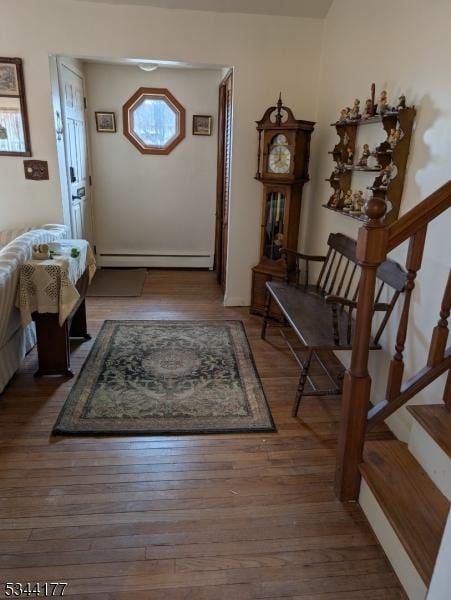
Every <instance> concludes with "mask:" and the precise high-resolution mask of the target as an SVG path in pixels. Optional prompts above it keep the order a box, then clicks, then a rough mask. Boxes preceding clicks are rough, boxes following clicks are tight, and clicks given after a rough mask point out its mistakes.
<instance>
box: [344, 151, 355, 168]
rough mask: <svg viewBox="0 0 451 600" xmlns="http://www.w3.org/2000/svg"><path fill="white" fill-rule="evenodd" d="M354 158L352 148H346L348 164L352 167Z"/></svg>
mask: <svg viewBox="0 0 451 600" xmlns="http://www.w3.org/2000/svg"><path fill="white" fill-rule="evenodd" d="M353 158H354V152H353V151H352V150H351V148H346V164H347V165H352V160H353Z"/></svg>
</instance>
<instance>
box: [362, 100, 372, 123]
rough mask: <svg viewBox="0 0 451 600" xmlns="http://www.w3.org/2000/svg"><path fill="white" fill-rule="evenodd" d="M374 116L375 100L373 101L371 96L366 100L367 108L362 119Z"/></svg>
mask: <svg viewBox="0 0 451 600" xmlns="http://www.w3.org/2000/svg"><path fill="white" fill-rule="evenodd" d="M372 116H373V102H372V101H371V98H368V100H367V101H366V102H365V109H364V111H363V115H362V119H371V117H372Z"/></svg>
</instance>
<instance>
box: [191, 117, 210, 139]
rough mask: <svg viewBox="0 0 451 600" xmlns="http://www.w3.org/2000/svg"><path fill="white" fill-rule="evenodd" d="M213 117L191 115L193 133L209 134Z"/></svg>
mask: <svg viewBox="0 0 451 600" xmlns="http://www.w3.org/2000/svg"><path fill="white" fill-rule="evenodd" d="M212 121H213V117H211V116H209V115H193V135H211V130H212Z"/></svg>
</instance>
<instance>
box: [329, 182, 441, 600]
mask: <svg viewBox="0 0 451 600" xmlns="http://www.w3.org/2000/svg"><path fill="white" fill-rule="evenodd" d="M450 207H451V181H450V182H448V183H447V184H445V185H444V186H442V187H441V188H439V189H438V190H437V191H436V192H434V193H433V194H432V195H431V196H429V198H427V199H426V200H424V201H423V202H421V203H420V204H419V205H417V206H416V207H415V208H414V209H412V210H411V211H409V212H408V213H406V214H405V215H404V216H403V217H401V218H400V219H399V220H398V221H397V222H395V223H393V224H391V225H389V226H385V225H384V223H383V217H384V215H385V211H386V206H385V203H384V202H383V201H382V200H380V199H377V198H373V199H372V200H370V201H369V203H368V206H367V216H368V222H367V223H366V224H365V225H364V226H363V227H362V228H361V229H360V230H359V237H358V243H357V256H358V258H359V262H360V265H361V268H362V275H361V279H360V287H359V298H358V304H357V312H356V330H355V331H356V332H355V343H354V346H353V350H352V357H351V364H350V368H349V370H348V371H347V372H346V374H345V378H344V385H343V401H342V415H341V423H340V435H339V445H338V451H337V468H336V478H335V485H336V492H337V495H338V497H339V498H340V499H341V500H342V501H356V500H358V501H359V503H360V505H361V506H362V509H363V510H364V512H365V514H366V516H367V518H368V520H369V522H370V524H371V526H372V528H373V530H374V532H375V534H376V536H377V538H378V539H379V541H380V543H381V545H382V546H383V548H384V550H385V552H386V554H387V556H388V558H389V560H390V562H391V564H392V565H393V568H394V569H395V571H396V573H397V575H398V577H399V579H400V581H401V583H402V585H403V586H404V589H405V591H406V593H407V595H408V597H409V598H410V599H411V600H424V599H425V598H428V600H450V599H451V517H449V515H450V500H451V370H450V369H451V347H448V348H446V346H447V340H448V333H449V329H448V318H449V315H450V309H451V270H450V273H449V277H448V280H447V282H446V283H445V288H444V294H443V299H442V303H441V310H440V315H439V319H438V323H437V325H436V327H435V328H434V329H433V331H432V333H431V342H430V347H429V355H428V359H427V364H426V365H425V366H424V367H423V368H422V369H420V370H419V371H418V373H416V374H415V375H414V376H413V377H411V378H410V379H407V380H405V381H404V377H403V375H404V360H403V353H404V347H405V342H406V337H407V332H408V326H409V310H410V303H411V298H412V293H413V291H414V288H415V278H416V275H417V272H418V271H419V270H420V269H421V263H422V256H423V250H424V246H425V242H426V239H427V226H428V224H429V223H430V222H431V221H432V220H433V219H435V218H437V217H439V216H440V215H441V214H442V213H443V212H444V211H446V210H447V209H448V208H450ZM406 240H409V250H408V253H407V259H406V269H407V283H406V288H405V290H404V294H403V296H404V297H403V305H402V309H401V314H400V319H399V324H398V330H397V338H396V347H395V353H394V355H393V358H392V360H391V362H390V366H389V371H388V379H387V388H386V394H385V398H384V399H383V400H381V401H380V402H378V403H377V404H375V406H373V407H372V408H371V409H370V410H368V407H369V406H371V405H370V393H371V378H370V376H369V373H368V354H369V352H368V349H369V340H370V335H371V321H372V316H373V314H372V306H373V303H374V294H375V279H376V278H375V274H376V270H377V268H378V266H379V265H380V264H381V263H382V262H383V261H384V260H385V258H386V256H387V254H388V252H390V251H391V250H393V249H394V248H396V247H397V246H399V245H400V244H402V243H403V242H404V241H406ZM444 373H447V379H446V383H445V389H444V394H443V402H440V400H438V403H437V404H432V405H419V406H414V405H410V406H409V407H408V411H409V413H410V414H411V416H412V420H413V425H412V429H411V431H410V438H409V442H408V444H405V443H403V442H401V441H399V440H396V439H395V440H386V439H385V440H377V439H376V440H374V439H371V440H367V439H366V438H367V434H368V432H369V431H370V430H371V429H373V428H374V427H375V426H376V425H379V424H380V423H382V422H383V421H384V420H385V419H386V418H387V417H389V416H390V415H392V414H393V413H394V412H395V411H396V410H398V409H399V408H400V407H401V406H403V405H404V404H405V403H406V402H408V401H409V400H411V399H412V398H414V397H415V396H416V395H417V394H418V393H419V392H420V391H422V390H423V389H424V388H426V387H427V386H428V385H430V384H431V383H432V382H433V381H435V380H436V379H437V378H438V377H440V376H441V375H442V374H444ZM447 521H449V522H448V525H447Z"/></svg>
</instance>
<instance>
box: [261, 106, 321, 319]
mask: <svg viewBox="0 0 451 600" xmlns="http://www.w3.org/2000/svg"><path fill="white" fill-rule="evenodd" d="M314 125H315V123H313V122H311V121H302V120H299V119H296V118H295V117H294V115H293V113H292V111H291V110H290V109H289V108H288V107H287V106H284V105H283V102H282V98H281V97H280V96H279V100H278V102H277V105H276V106H271V107H269V108H268V109H267V110H266V112H265V114H264V115H263V117H262V118H261V119H260V121H257V131H258V156H257V173H256V175H255V178H256V179H257V180H258V181H261V182H262V184H263V200H262V219H261V242H260V261H259V263H258V265H256V266H255V267H254V268H253V269H252V302H251V312H252V313H254V314H263V312H264V310H265V299H266V287H265V284H266V282H267V281H268V280H270V279H274V278H276V279H285V278H287V277H289V275H290V272H291V270H294V264H292V263H291V257H289V259H288V261H285V260H284V259H283V257H282V255H281V250H282V248H288V249H290V250H297V247H298V233H299V221H300V216H301V199H302V188H303V185H304V183H305V182H306V181H308V180H309V173H308V165H309V156H310V138H311V134H312V131H313V128H314ZM272 316H274V317H277V318H280V313H279V312H278V310H277V309H276V308H274V309H273V312H272Z"/></svg>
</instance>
